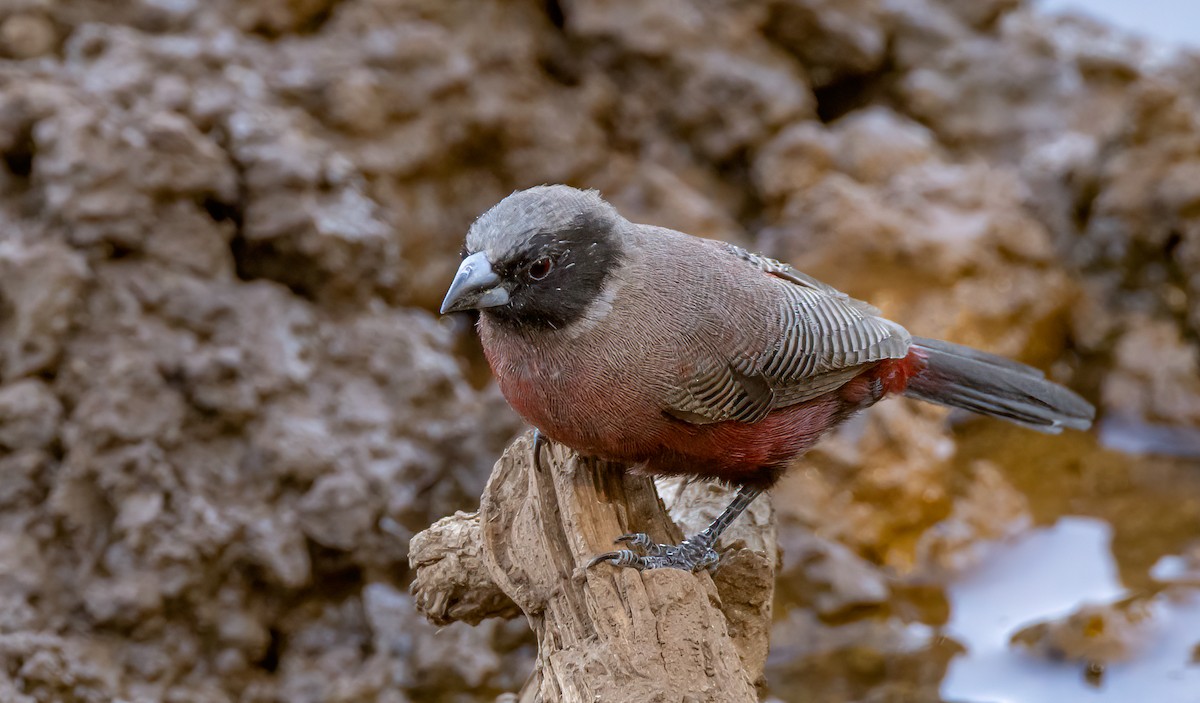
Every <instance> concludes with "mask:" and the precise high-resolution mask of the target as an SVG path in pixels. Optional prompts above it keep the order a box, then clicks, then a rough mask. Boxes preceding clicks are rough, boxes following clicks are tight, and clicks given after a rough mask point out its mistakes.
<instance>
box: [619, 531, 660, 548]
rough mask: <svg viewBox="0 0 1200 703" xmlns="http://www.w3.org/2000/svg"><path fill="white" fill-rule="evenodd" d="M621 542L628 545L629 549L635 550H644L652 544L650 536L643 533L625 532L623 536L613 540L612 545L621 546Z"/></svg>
mask: <svg viewBox="0 0 1200 703" xmlns="http://www.w3.org/2000/svg"><path fill="white" fill-rule="evenodd" d="M622 542H624V543H626V544H628V545H629V546H630V547H635V548H636V547H643V548H645V547H649V546H650V545H652V544H654V542H652V541H651V540H650V535H648V534H646V533H645V532H626V533H625V534H623V535H621V536H620V537H618V538H616V539H614V540H613V544H621V543H622Z"/></svg>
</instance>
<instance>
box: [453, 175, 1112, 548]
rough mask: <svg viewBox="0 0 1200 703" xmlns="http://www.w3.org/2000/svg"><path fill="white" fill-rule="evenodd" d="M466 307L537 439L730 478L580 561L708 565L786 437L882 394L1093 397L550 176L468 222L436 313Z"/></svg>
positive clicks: (1009, 408) (807, 443)
mask: <svg viewBox="0 0 1200 703" xmlns="http://www.w3.org/2000/svg"><path fill="white" fill-rule="evenodd" d="M470 309H477V310H479V311H480V316H479V323H478V329H479V335H480V338H481V340H482V343H483V350H484V353H485V355H486V356H487V359H488V363H489V364H490V365H491V368H492V372H493V373H494V374H495V377H496V381H497V383H498V385H499V387H500V391H501V392H502V393H503V394H504V397H505V398H506V399H507V400H508V402H509V404H511V405H512V407H513V408H514V409H515V410H516V411H517V412H518V413H519V414H520V415H521V416H522V417H523V418H525V420H526V421H528V422H529V423H530V424H531V425H533V426H534V428H536V430H537V431H538V433H539V435H538V436H539V440H540V438H541V437H542V436H545V437H548V438H549V439H551V440H553V441H555V442H559V443H561V444H564V445H566V446H568V447H570V448H572V449H574V450H575V451H577V452H579V453H581V454H585V455H589V456H596V457H601V458H604V459H609V460H613V461H617V462H624V463H626V464H630V465H642V466H644V471H646V472H649V473H651V474H655V475H680V474H682V475H687V476H693V477H702V478H709V479H720V480H723V481H726V482H729V483H731V484H734V485H737V486H738V487H739V490H738V493H737V495H736V497H735V498H734V499H733V501H732V502H731V503H730V505H729V507H728V508H726V510H725V511H724V512H723V513H722V514H721V515H720V516H718V517H717V519H716V520H714V521H713V523H712V524H711V525H709V526H708V527H707V528H705V529H704V530H702V531H701V532H699V533H698V534H696V535H693V536H691V537H689V538H688V539H686V540H684V541H683V542H682V543H680V544H678V545H663V544H655V543H654V542H653V541H651V539H650V538H649V537H648V536H647V535H645V534H642V533H635V534H628V535H622V536H621V537H619V538H617V542H618V543H624V545H625V547H626V548H624V549H619V550H616V551H611V552H607V553H604V554H601V555H599V556H597V557H596V558H595V559H593V560H592V562H591V563H590V564H589V568H590V567H591V566H593V565H595V564H597V563H601V562H609V563H611V564H614V565H617V566H629V567H635V568H639V569H653V568H663V567H669V568H678V569H686V570H696V569H699V568H702V567H708V566H712V565H715V564H716V562H717V560H718V555H717V553H716V551H715V550H714V549H713V546H714V545H715V544H716V541H717V538H718V537H719V536H720V535H721V533H722V532H723V531H724V530H725V528H726V527H728V526H729V524H730V523H732V522H733V521H734V520H735V519H737V517H738V515H740V514H741V513H742V511H744V510H745V509H746V507H747V506H748V505H750V503H751V502H752V501H753V500H754V499H755V498H756V497H757V496H758V495H760V494H761V493H762V492H763V491H765V490H767V489H768V488H770V487H771V486H772V485H773V484H774V483H775V482H776V481H778V480H779V478H780V476H781V475H782V474H783V472H784V470H785V469H786V468H787V467H788V465H789V464H790V463H791V462H792V461H793V460H794V459H795V458H796V457H797V456H799V455H801V454H802V453H804V451H805V450H807V449H808V448H809V447H811V446H812V445H813V444H814V443H815V442H816V441H817V440H818V439H820V437H821V436H822V435H824V434H825V433H826V432H828V431H829V430H830V429H832V428H834V427H836V426H837V425H838V424H840V423H842V422H844V421H845V420H846V419H847V418H849V417H850V416H851V415H853V414H855V413H856V412H858V411H860V410H863V409H864V408H867V407H870V406H871V405H874V404H875V403H877V402H879V401H880V400H881V399H882V398H884V397H885V396H888V395H898V394H902V395H906V396H909V397H913V398H919V399H921V400H925V401H929V402H932V403H938V404H940V405H947V406H950V407H954V408H962V409H966V410H971V411H974V412H976V413H980V414H983V415H991V416H993V417H999V418H1003V419H1005V420H1008V421H1010V422H1015V423H1017V424H1019V425H1024V426H1026V427H1030V428H1033V429H1035V430H1041V431H1043V432H1051V433H1057V432H1060V431H1061V430H1062V428H1064V427H1071V428H1075V429H1081V430H1082V429H1087V428H1088V427H1089V426H1090V425H1091V422H1092V418H1093V416H1094V414H1095V410H1094V408H1093V407H1092V406H1091V405H1090V404H1089V403H1088V402H1087V401H1085V400H1084V399H1083V398H1081V397H1079V396H1078V395H1076V394H1075V393H1073V392H1071V391H1069V390H1067V389H1066V388H1063V387H1062V386H1059V385H1057V384H1055V383H1052V382H1051V381H1048V380H1046V378H1045V376H1044V375H1043V374H1042V372H1040V371H1038V370H1037V369H1035V368H1032V367H1030V366H1026V365H1024V364H1020V363H1017V362H1014V361H1010V360H1008V359H1005V358H1002V357H999V356H995V355H992V354H988V353H986V352H982V351H977V350H975V349H971V348H969V347H964V346H959V345H957V344H951V343H948V342H942V341H937V340H933V339H923V338H921V337H913V336H912V335H910V334H909V333H908V331H907V330H905V329H904V328H903V327H901V326H900V325H899V324H897V323H895V322H892V321H891V320H888V319H885V318H884V317H883V316H882V315H881V313H880V311H879V310H877V309H876V308H874V307H872V306H870V305H869V304H867V303H864V302H862V301H860V300H855V299H854V298H851V297H850V296H848V295H846V294H845V293H842V292H840V291H838V290H836V289H835V288H833V287H831V286H828V285H826V284H824V283H821V282H820V281H818V280H816V279H815V278H812V277H811V276H808V275H805V274H803V273H801V272H800V271H797V270H796V269H794V268H792V267H791V266H789V265H787V264H785V263H782V262H779V261H776V260H774V259H770V258H767V257H765V256H761V255H758V254H753V253H750V252H749V251H747V250H745V249H742V248H740V247H737V246H734V245H732V244H729V243H725V242H720V241H715V240H709V239H701V238H699V237H693V236H691V235H688V234H684V233H682V232H677V231H674V230H670V229H666V228H663V227H653V226H650V225H641V224H634V223H632V222H629V221H628V220H626V219H625V218H623V217H622V216H621V215H620V214H619V213H618V212H617V211H616V209H615V208H614V207H613V206H612V205H610V204H608V203H607V202H605V201H604V200H603V199H602V198H601V197H600V195H599V194H598V193H597V192H595V191H584V190H577V189H575V188H571V187H568V186H563V185H551V186H539V187H536V188H530V189H528V190H523V191H517V192H515V193H513V194H512V195H510V196H508V197H507V198H505V199H504V200H501V201H500V202H499V203H497V204H496V205H494V206H493V207H492V208H491V209H490V210H488V211H487V212H485V213H484V214H483V215H481V216H480V217H479V218H478V219H477V220H476V221H475V222H474V223H473V224H472V225H471V227H470V230H469V231H468V232H467V237H466V245H465V246H464V247H463V260H462V264H461V265H460V266H459V268H458V272H457V273H456V274H455V276H454V280H453V282H451V284H450V288H449V290H448V291H447V293H446V298H445V300H444V301H443V303H442V313H443V314H446V313H451V312H456V311H463V310H470ZM540 447H541V442H540V441H539V442H535V447H534V458H535V461H536V460H537V459H538V457H539V450H540Z"/></svg>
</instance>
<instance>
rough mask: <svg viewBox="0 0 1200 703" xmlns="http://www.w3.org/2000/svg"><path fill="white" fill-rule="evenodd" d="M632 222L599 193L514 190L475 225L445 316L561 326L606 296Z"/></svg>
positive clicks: (445, 303)
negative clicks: (475, 314)
mask: <svg viewBox="0 0 1200 703" xmlns="http://www.w3.org/2000/svg"><path fill="white" fill-rule="evenodd" d="M627 225H628V223H627V222H626V221H625V220H624V219H623V218H622V217H621V216H620V215H619V214H618V213H617V211H616V209H615V208H613V207H612V206H611V205H609V204H608V203H607V202H605V201H604V200H603V199H602V198H601V197H600V195H599V194H598V193H596V192H595V191H583V190H577V189H575V188H571V187H568V186H561V185H555V186H538V187H536V188H530V189H529V190H522V191H517V192H516V193H513V194H512V195H510V196H508V197H507V198H505V199H504V200H501V201H500V202H499V203H497V204H496V205H494V206H493V207H492V208H491V209H490V210H488V211H487V212H485V213H484V214H483V215H481V216H480V217H479V219H477V220H476V221H475V223H474V224H472V225H471V229H470V230H469V231H468V232H467V241H466V244H465V246H464V247H463V261H462V264H461V265H460V266H459V267H458V273H457V274H455V276H454V281H453V282H452V283H451V284H450V289H449V290H448V291H447V292H446V299H445V300H444V301H442V313H443V314H445V313H449V312H456V311H460V310H470V309H477V310H480V311H482V312H483V314H485V315H487V316H489V317H491V318H493V319H495V320H497V321H499V322H501V323H504V324H510V325H513V326H516V327H521V328H526V329H563V328H565V327H567V326H568V325H570V324H571V323H572V322H574V321H576V320H577V319H579V318H580V317H582V316H583V315H585V314H586V313H587V311H588V309H589V308H590V307H591V306H592V304H593V303H594V302H595V301H596V300H597V299H598V298H600V297H601V295H602V294H603V292H604V286H605V283H606V281H607V280H608V279H609V277H610V276H611V275H612V273H613V272H614V271H615V270H616V268H617V267H619V266H620V264H621V260H622V258H623V256H624V252H623V249H622V238H621V232H622V231H623V227H625V226H627Z"/></svg>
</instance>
